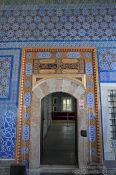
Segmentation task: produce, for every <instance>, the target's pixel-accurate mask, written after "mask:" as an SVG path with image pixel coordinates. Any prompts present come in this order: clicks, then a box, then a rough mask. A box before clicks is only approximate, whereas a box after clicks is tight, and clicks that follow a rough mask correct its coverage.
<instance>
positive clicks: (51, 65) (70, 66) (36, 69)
mask: <svg viewBox="0 0 116 175" xmlns="http://www.w3.org/2000/svg"><path fill="white" fill-rule="evenodd" d="M43 70H53V71H54V73H64V70H68V71H70V70H75V71H71V72H70V73H80V74H84V72H85V71H84V60H83V59H78V60H77V61H76V62H73V60H72V62H69V63H68V60H67V62H63V61H62V60H60V61H59V60H54V61H53V60H52V59H51V62H50V60H49V62H48V59H46V60H44V62H42V60H41V61H40V60H38V59H34V60H33V73H34V74H38V73H42V71H43Z"/></svg>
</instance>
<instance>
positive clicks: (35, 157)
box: [29, 77, 89, 168]
mask: <svg viewBox="0 0 116 175" xmlns="http://www.w3.org/2000/svg"><path fill="white" fill-rule="evenodd" d="M54 92H63V93H68V94H70V95H72V96H73V97H75V99H76V100H80V99H83V100H84V101H85V104H86V97H85V89H84V87H83V85H81V84H79V83H78V82H76V81H74V80H71V79H69V78H65V77H64V78H49V79H46V80H42V81H40V83H38V84H37V85H35V86H34V87H33V94H32V107H31V130H30V157H29V162H30V165H29V166H30V168H39V167H40V164H41V163H40V155H41V150H40V148H41V147H40V145H41V144H40V143H41V142H40V138H41V124H42V121H41V100H42V99H43V98H44V97H45V96H47V95H48V94H51V93H54ZM85 106H86V105H85ZM77 108H78V112H77V113H78V114H77V115H78V130H77V137H78V164H79V167H81V166H84V164H86V163H87V161H88V159H89V151H88V148H87V147H88V140H87V138H84V139H83V137H81V134H80V132H81V130H87V126H88V124H87V118H86V107H85V108H84V109H83V110H82V109H80V108H79V103H77Z"/></svg>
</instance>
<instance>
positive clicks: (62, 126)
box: [41, 121, 76, 165]
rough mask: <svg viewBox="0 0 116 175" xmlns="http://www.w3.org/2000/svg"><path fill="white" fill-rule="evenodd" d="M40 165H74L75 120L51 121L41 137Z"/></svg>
mask: <svg viewBox="0 0 116 175" xmlns="http://www.w3.org/2000/svg"><path fill="white" fill-rule="evenodd" d="M41 157H42V159H41V164H42V165H75V164H76V160H75V122H74V121H69V122H68V123H67V121H53V122H52V124H51V126H50V127H49V129H48V132H47V135H46V137H45V138H44V139H43V154H42V156H41Z"/></svg>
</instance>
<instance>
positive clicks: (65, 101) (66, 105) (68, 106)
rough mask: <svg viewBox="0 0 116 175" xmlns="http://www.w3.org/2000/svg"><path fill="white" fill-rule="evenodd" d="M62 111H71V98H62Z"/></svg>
mask: <svg viewBox="0 0 116 175" xmlns="http://www.w3.org/2000/svg"><path fill="white" fill-rule="evenodd" d="M63 111H72V98H68V97H65V98H63Z"/></svg>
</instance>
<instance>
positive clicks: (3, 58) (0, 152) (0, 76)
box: [0, 49, 21, 159]
mask: <svg viewBox="0 0 116 175" xmlns="http://www.w3.org/2000/svg"><path fill="white" fill-rule="evenodd" d="M20 63H21V49H0V157H1V158H10V159H11V158H14V157H15V144H16V123H17V122H16V121H17V106H18V90H19V73H20Z"/></svg>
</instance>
